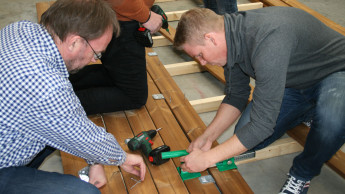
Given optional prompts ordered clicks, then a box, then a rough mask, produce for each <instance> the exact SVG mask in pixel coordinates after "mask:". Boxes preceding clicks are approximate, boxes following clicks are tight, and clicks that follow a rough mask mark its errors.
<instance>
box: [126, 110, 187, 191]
mask: <svg viewBox="0 0 345 194" xmlns="http://www.w3.org/2000/svg"><path fill="white" fill-rule="evenodd" d="M125 114H126V117H127V119H128V122H129V124H130V125H131V128H132V130H133V132H134V134H139V133H141V132H142V131H148V130H151V129H156V128H159V127H162V126H155V125H154V123H153V121H152V118H151V116H150V115H149V113H148V111H147V109H146V108H145V107H142V108H140V109H135V110H127V111H125ZM162 130H168V129H166V128H164V129H162ZM160 133H161V132H158V133H157V135H156V136H155V137H154V138H152V142H153V145H152V149H155V148H157V147H159V146H161V145H163V144H164V142H163V141H164V140H165V139H168V138H170V136H167V135H165V136H164V139H163V137H162V136H161V135H160ZM141 154H142V152H141ZM142 156H143V158H144V160H145V162H146V164H147V167H148V169H149V172H150V173H151V174H152V177H153V180H154V182H155V185H156V187H157V190H158V192H159V193H186V194H187V193H188V189H187V188H186V186H185V184H184V183H183V181H182V179H181V178H180V175H179V173H178V172H177V170H176V166H175V164H174V162H173V160H169V161H168V162H166V163H165V164H164V165H160V166H159V167H158V166H154V165H152V164H151V163H150V162H149V161H148V158H147V157H146V156H145V155H144V154H142ZM167 174H168V175H169V176H166V175H167Z"/></svg>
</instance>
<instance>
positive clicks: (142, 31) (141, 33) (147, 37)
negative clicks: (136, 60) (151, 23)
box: [134, 27, 153, 47]
mask: <svg viewBox="0 0 345 194" xmlns="http://www.w3.org/2000/svg"><path fill="white" fill-rule="evenodd" d="M134 37H135V39H136V40H137V41H138V42H139V43H140V44H141V45H143V46H144V47H152V45H153V40H152V36H151V33H150V30H148V29H146V28H144V27H140V28H138V30H137V31H136V32H134Z"/></svg>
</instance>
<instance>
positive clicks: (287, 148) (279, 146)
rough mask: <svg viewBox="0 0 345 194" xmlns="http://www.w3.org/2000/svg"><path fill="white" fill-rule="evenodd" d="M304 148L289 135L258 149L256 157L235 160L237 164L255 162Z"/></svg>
mask: <svg viewBox="0 0 345 194" xmlns="http://www.w3.org/2000/svg"><path fill="white" fill-rule="evenodd" d="M302 150H303V147H302V146H301V145H300V144H299V143H298V142H297V141H295V140H294V139H292V138H290V137H287V138H282V139H278V140H276V141H275V142H274V143H272V144H271V145H269V146H267V147H266V148H263V149H261V150H257V151H256V152H255V157H254V158H249V159H245V160H240V161H237V162H235V163H236V165H241V164H245V163H249V162H255V161H259V160H264V159H269V158H273V157H277V156H282V155H286V154H292V153H295V152H300V151H302Z"/></svg>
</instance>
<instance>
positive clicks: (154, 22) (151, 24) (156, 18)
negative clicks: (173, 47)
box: [143, 11, 163, 34]
mask: <svg viewBox="0 0 345 194" xmlns="http://www.w3.org/2000/svg"><path fill="white" fill-rule="evenodd" d="M162 19H163V18H162V16H161V15H159V14H156V13H155V12H153V11H151V16H150V19H149V21H147V22H146V23H143V26H144V27H145V28H147V29H149V30H150V32H151V34H153V33H156V32H158V31H159V29H161V27H162V24H163V21H162Z"/></svg>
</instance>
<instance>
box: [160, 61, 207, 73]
mask: <svg viewBox="0 0 345 194" xmlns="http://www.w3.org/2000/svg"><path fill="white" fill-rule="evenodd" d="M164 67H165V69H166V70H167V71H168V72H169V74H170V75H171V76H176V75H185V74H190V73H197V72H203V71H205V69H204V68H203V67H202V66H201V65H199V63H197V62H196V61H188V62H182V63H174V64H168V65H164Z"/></svg>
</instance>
